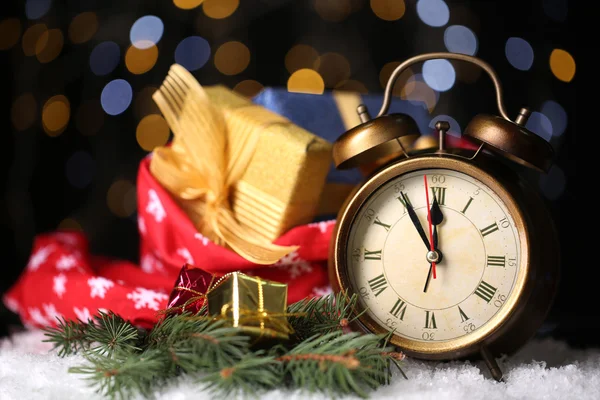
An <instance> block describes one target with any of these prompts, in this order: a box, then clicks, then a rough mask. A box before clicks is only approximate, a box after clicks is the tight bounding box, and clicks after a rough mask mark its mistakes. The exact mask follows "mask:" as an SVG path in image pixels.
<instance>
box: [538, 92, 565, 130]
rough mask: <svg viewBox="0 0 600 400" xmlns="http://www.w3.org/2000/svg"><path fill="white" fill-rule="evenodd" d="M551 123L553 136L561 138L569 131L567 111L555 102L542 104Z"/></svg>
mask: <svg viewBox="0 0 600 400" xmlns="http://www.w3.org/2000/svg"><path fill="white" fill-rule="evenodd" d="M541 112H542V114H544V115H545V116H546V117H548V119H549V120H550V122H551V123H552V135H554V136H560V135H562V134H563V133H564V132H565V130H566V129H567V123H568V117H567V112H566V111H565V109H564V108H563V107H562V106H561V105H560V104H558V103H557V102H555V101H552V100H548V101H545V102H544V104H542V109H541Z"/></svg>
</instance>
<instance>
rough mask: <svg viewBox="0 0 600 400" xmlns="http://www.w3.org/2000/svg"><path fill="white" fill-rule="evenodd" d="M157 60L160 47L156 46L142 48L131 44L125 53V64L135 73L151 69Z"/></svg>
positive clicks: (138, 73)
mask: <svg viewBox="0 0 600 400" xmlns="http://www.w3.org/2000/svg"><path fill="white" fill-rule="evenodd" d="M156 60H158V47H156V46H151V47H148V48H146V49H140V48H138V47H135V46H133V45H131V46H129V48H128V49H127V52H126V53H125V66H126V67H127V69H128V70H129V72H131V73H132V74H135V75H140V74H143V73H145V72H148V71H150V70H151V69H152V67H154V65H155V64H156Z"/></svg>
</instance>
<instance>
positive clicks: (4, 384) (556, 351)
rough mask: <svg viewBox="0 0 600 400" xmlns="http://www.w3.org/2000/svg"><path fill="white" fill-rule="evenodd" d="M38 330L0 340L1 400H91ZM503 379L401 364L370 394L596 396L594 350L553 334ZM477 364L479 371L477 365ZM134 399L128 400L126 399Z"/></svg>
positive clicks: (192, 395)
mask: <svg viewBox="0 0 600 400" xmlns="http://www.w3.org/2000/svg"><path fill="white" fill-rule="evenodd" d="M43 339H44V336H43V333H42V332H40V331H27V332H22V333H18V334H15V335H13V336H12V337H11V338H9V339H3V340H1V341H0V400H30V399H31V400H46V399H52V400H70V399H73V400H82V399H85V400H96V399H102V398H103V397H102V396H100V395H98V394H96V393H94V391H93V389H91V388H90V387H88V386H87V383H86V381H85V380H83V379H82V378H81V376H80V375H76V374H70V373H68V372H67V369H68V368H69V367H70V366H74V365H80V364H82V361H83V360H82V358H81V357H78V356H71V357H66V358H59V357H57V356H56V355H55V354H54V353H53V352H49V349H50V346H49V344H48V343H44V342H42V340H43ZM500 364H501V367H502V369H503V371H504V375H505V378H506V382H505V383H498V382H496V381H494V380H492V379H491V378H490V377H489V373H488V371H487V370H486V369H485V367H484V366H483V365H480V364H478V363H469V362H462V361H461V362H456V361H455V362H449V363H438V362H423V361H418V360H414V359H407V360H406V361H404V364H403V369H404V371H405V372H406V374H407V376H408V378H409V379H408V380H405V379H404V378H402V376H400V375H399V374H396V376H395V379H394V381H393V382H392V384H391V385H389V386H385V387H383V388H381V389H380V390H378V391H376V392H373V393H372V396H371V398H372V399H407V400H409V399H410V400H412V399H419V400H427V399H435V400H449V399H460V400H463V399H469V400H478V399H485V400H496V399H510V400H513V399H515V400H516V399H519V400H521V399H523V400H530V399H531V400H536V399H561V400H569V399H577V400H587V399H590V400H591V399H594V400H596V399H600V349H588V350H581V349H571V348H569V347H568V346H567V345H566V344H564V343H562V342H560V341H556V340H553V339H544V340H534V341H531V342H530V343H529V344H528V345H526V346H525V347H524V348H523V349H522V350H521V351H520V352H518V353H517V354H515V355H514V356H512V357H510V358H506V359H502V360H500ZM480 367H481V369H480ZM260 398H261V399H264V400H276V399H277V400H280V399H282V398H286V400H296V399H298V400H299V399H307V400H308V399H320V398H325V397H320V396H312V397H310V396H308V395H307V394H306V393H302V392H291V393H290V392H283V391H273V392H270V393H268V394H266V395H265V396H260ZM157 399H160V400H167V399H168V400H203V399H211V400H212V396H210V395H209V394H208V393H205V392H202V390H201V389H200V388H199V387H198V386H197V385H195V384H193V383H192V382H190V381H188V380H185V379H182V380H180V381H177V382H174V383H173V385H171V386H170V387H168V388H166V389H165V390H163V391H161V392H159V393H157ZM132 400H133V399H132Z"/></svg>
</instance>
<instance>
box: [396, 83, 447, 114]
mask: <svg viewBox="0 0 600 400" xmlns="http://www.w3.org/2000/svg"><path fill="white" fill-rule="evenodd" d="M400 96H401V98H402V99H404V100H408V101H410V102H411V103H412V104H415V105H421V106H424V107H426V108H427V110H428V111H429V112H432V111H433V109H434V108H435V106H436V104H437V102H438V99H439V93H438V92H436V91H435V90H433V89H432V88H431V87H430V86H429V85H428V84H426V83H425V82H424V81H423V76H422V75H421V74H415V75H412V76H411V77H409V78H408V79H407V81H406V84H405V85H404V87H403V88H402V92H401V94H400Z"/></svg>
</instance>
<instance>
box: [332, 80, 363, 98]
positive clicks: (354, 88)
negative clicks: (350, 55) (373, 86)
mask: <svg viewBox="0 0 600 400" xmlns="http://www.w3.org/2000/svg"><path fill="white" fill-rule="evenodd" d="M334 90H341V91H345V92H354V93H360V94H367V93H369V90H368V89H367V87H366V86H365V84H364V83H362V82H359V81H357V80H354V79H348V80H346V81H342V82H340V83H338V84H337V85H336V86H335V88H334Z"/></svg>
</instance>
